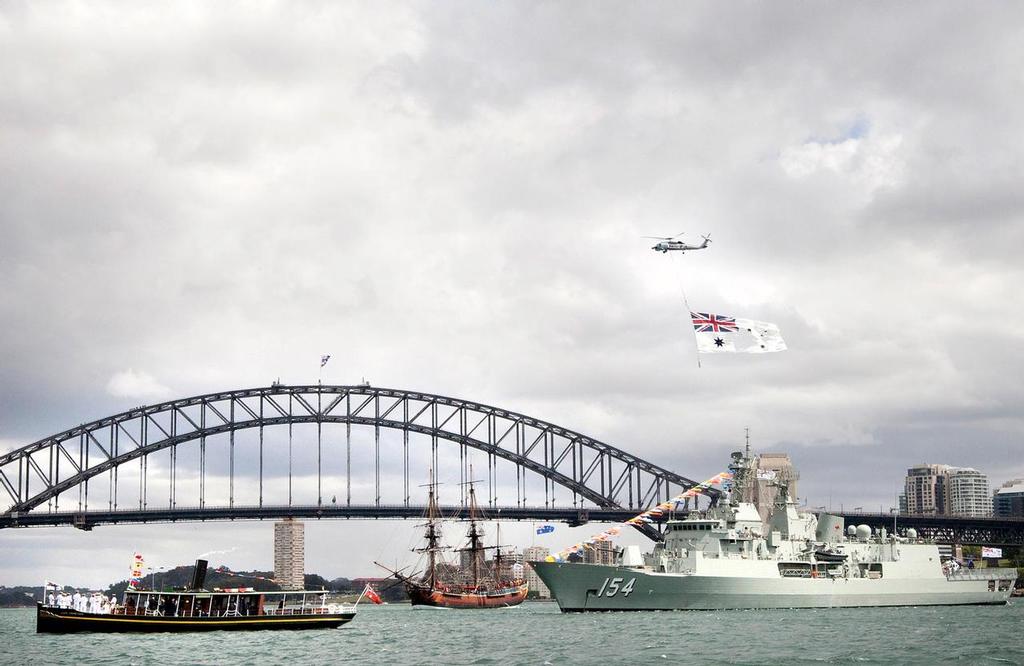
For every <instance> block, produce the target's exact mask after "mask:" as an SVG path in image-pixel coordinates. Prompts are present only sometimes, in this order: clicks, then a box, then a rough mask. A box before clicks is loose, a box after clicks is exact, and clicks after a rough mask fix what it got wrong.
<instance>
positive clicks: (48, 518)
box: [0, 504, 679, 530]
mask: <svg viewBox="0 0 1024 666" xmlns="http://www.w3.org/2000/svg"><path fill="white" fill-rule="evenodd" d="M440 509H441V515H443V516H445V517H446V518H450V519H454V520H459V519H464V518H466V517H467V515H468V512H467V509H466V508H465V507H463V506H460V505H450V506H449V505H442V506H441V507H440ZM425 514H426V507H425V506H418V505H405V504H395V505H375V504H366V505H355V504H353V505H351V506H343V505H335V504H326V505H316V504H311V505H307V506H298V505H292V506H262V507H261V506H239V505H235V506H233V507H180V506H179V507H176V508H174V509H142V510H139V509H127V510H126V509H118V510H116V511H97V510H94V509H90V510H89V511H88V512H76V511H61V512H40V511H32V512H25V513H20V514H19V513H17V512H12V513H5V514H0V529H3V528H8V527H44V526H48V527H56V526H60V525H72V526H74V527H77V528H79V529H83V530H91V529H92V528H93V527H97V526H100V525H117V524H130V523H175V522H205V521H208V520H209V521H221V520H230V521H235V520H275V519H280V518H286V517H295V518H306V519H316V520H319V519H322V518H323V519H331V518H334V519H339V518H340V519H362V520H367V519H419V518H423V516H424V515H425ZM636 514H637V510H636V509H624V508H607V507H591V508H572V507H570V508H564V509H559V508H552V507H543V506H540V507H529V506H526V507H524V506H498V507H487V509H486V515H487V519H488V520H536V521H547V522H563V523H567V524H569V525H573V526H575V525H583V524H585V523H588V522H591V521H593V522H600V523H618V522H623V521H626V520H628V519H630V518H632V517H633V516H635V515H636ZM677 515H679V514H677Z"/></svg>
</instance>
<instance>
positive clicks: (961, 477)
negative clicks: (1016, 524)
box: [901, 463, 992, 517]
mask: <svg viewBox="0 0 1024 666" xmlns="http://www.w3.org/2000/svg"><path fill="white" fill-rule="evenodd" d="M904 496H905V497H906V507H905V511H901V513H907V514H911V515H919V516H921V515H924V516H978V517H982V516H991V515H992V495H991V491H990V490H989V483H988V476H986V475H985V474H984V473H983V472H979V471H978V470H976V469H973V468H971V467H952V466H950V465H936V464H926V463H925V464H921V465H916V466H914V467H911V468H910V469H908V470H907V476H906V480H905V482H904ZM901 505H902V498H901ZM902 508H903V507H902V506H901V509H902Z"/></svg>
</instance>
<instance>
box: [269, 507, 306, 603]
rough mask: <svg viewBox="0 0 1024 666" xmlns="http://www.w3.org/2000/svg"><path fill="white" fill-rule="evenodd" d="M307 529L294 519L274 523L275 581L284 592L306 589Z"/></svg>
mask: <svg viewBox="0 0 1024 666" xmlns="http://www.w3.org/2000/svg"><path fill="white" fill-rule="evenodd" d="M305 528H306V526H305V525H304V524H302V522H301V521H299V520H295V519H294V518H285V519H284V520H281V521H279V522H276V523H274V580H275V581H276V582H277V584H278V585H280V586H281V589H283V590H301V589H303V588H304V587H305V574H306V571H305V568H306V537H305Z"/></svg>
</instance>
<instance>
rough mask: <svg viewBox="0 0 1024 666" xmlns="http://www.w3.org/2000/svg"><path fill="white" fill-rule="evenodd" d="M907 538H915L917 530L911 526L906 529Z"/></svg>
mask: <svg viewBox="0 0 1024 666" xmlns="http://www.w3.org/2000/svg"><path fill="white" fill-rule="evenodd" d="M907 538H908V539H916V538H917V530H915V529H914V528H913V527H911V528H910V529H909V530H907Z"/></svg>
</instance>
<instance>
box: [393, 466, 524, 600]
mask: <svg viewBox="0 0 1024 666" xmlns="http://www.w3.org/2000/svg"><path fill="white" fill-rule="evenodd" d="M436 486H437V484H436V483H434V482H433V479H431V483H430V484H429V494H428V498H427V515H426V518H427V522H426V525H425V527H426V532H425V533H424V537H425V539H426V545H424V546H423V547H422V548H416V549H414V552H418V553H423V554H425V555H426V556H427V568H426V571H425V572H424V573H423V576H422V577H420V578H418V579H416V578H411V577H406V576H402V575H401V574H398V573H396V574H395V575H396V576H398V578H399V579H401V580H402V582H403V583H404V584H405V589H406V592H408V594H409V598H410V599H411V601H412V605H413V608H417V607H418V608H502V607H506V606H516V605H518V604H520V603H522V602H523V600H524V599H526V592H527V584H526V581H525V580H524V578H523V567H522V565H520V564H511V565H509V564H507V563H506V562H507V558H504V557H503V556H502V553H501V546H500V545H494V546H485V545H484V541H483V537H484V532H483V530H482V529H481V527H480V525H479V522H480V521H481V520H482V519H483V515H482V514H481V512H480V508H479V506H478V505H477V501H476V491H475V490H474V489H473V484H472V482H470V483H469V484H468V486H469V502H468V510H469V531H468V532H467V534H466V536H467V538H468V542H467V544H466V546H465V547H464V548H459V549H457V552H459V553H460V554H461V555H462V558H461V559H462V562H463V563H464V566H462V567H454V566H452V565H450V564H448V563H447V562H444V560H443V558H442V557H441V555H440V553H441V551H443V550H446V548H445V546H443V545H442V544H441V538H442V533H441V522H442V517H441V511H440V509H439V508H438V505H437V489H436ZM488 550H493V551H494V558H493V559H492V560H490V561H489V562H488V561H485V559H484V554H485V553H486V551H488Z"/></svg>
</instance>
